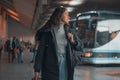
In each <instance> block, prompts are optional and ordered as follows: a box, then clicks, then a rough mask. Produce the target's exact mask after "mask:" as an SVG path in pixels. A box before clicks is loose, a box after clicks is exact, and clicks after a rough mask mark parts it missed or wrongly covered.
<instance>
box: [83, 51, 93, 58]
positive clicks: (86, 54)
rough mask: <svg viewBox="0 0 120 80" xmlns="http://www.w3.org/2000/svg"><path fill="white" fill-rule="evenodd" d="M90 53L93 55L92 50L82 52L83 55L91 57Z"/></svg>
mask: <svg viewBox="0 0 120 80" xmlns="http://www.w3.org/2000/svg"><path fill="white" fill-rule="evenodd" d="M92 55H93V53H92V52H86V53H85V54H84V56H85V57H91V56H92Z"/></svg>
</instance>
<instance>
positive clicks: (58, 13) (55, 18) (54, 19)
mask: <svg viewBox="0 0 120 80" xmlns="http://www.w3.org/2000/svg"><path fill="white" fill-rule="evenodd" d="M66 10H67V9H66V8H65V7H63V6H60V7H57V8H56V9H55V10H54V12H53V14H52V15H51V17H50V19H49V20H48V21H47V23H46V24H45V26H44V27H47V28H48V27H54V26H55V25H58V24H59V23H60V19H61V17H62V14H63V13H64V12H65V11H66Z"/></svg>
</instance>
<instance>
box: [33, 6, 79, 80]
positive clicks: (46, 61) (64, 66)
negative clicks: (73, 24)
mask: <svg viewBox="0 0 120 80" xmlns="http://www.w3.org/2000/svg"><path fill="white" fill-rule="evenodd" d="M69 20H70V17H69V13H68V11H67V9H66V8H64V7H62V6H60V7H57V8H56V9H55V11H54V12H53V14H52V15H51V17H50V19H49V20H48V22H47V23H46V24H45V25H44V26H43V28H42V29H40V30H39V31H37V33H36V34H37V36H38V37H39V46H38V50H37V55H36V57H35V63H34V80H38V78H39V74H40V75H41V76H40V78H41V80H73V74H74V67H75V64H74V63H75V62H74V58H73V52H72V48H77V47H78V46H79V41H77V39H76V38H74V37H75V36H74V35H73V34H72V33H70V32H69V30H68V29H67V27H68V26H66V25H69Z"/></svg>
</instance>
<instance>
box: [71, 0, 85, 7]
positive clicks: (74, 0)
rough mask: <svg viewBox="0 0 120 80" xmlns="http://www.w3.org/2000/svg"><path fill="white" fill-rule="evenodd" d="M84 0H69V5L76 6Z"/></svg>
mask: <svg viewBox="0 0 120 80" xmlns="http://www.w3.org/2000/svg"><path fill="white" fill-rule="evenodd" d="M84 1H85V0H72V1H70V2H69V5H71V6H77V5H80V4H82V3H83V2H84Z"/></svg>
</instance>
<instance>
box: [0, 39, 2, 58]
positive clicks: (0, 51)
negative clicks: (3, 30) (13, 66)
mask: <svg viewBox="0 0 120 80" xmlns="http://www.w3.org/2000/svg"><path fill="white" fill-rule="evenodd" d="M2 46H3V45H2V40H1V39H0V60H1V54H2Z"/></svg>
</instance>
